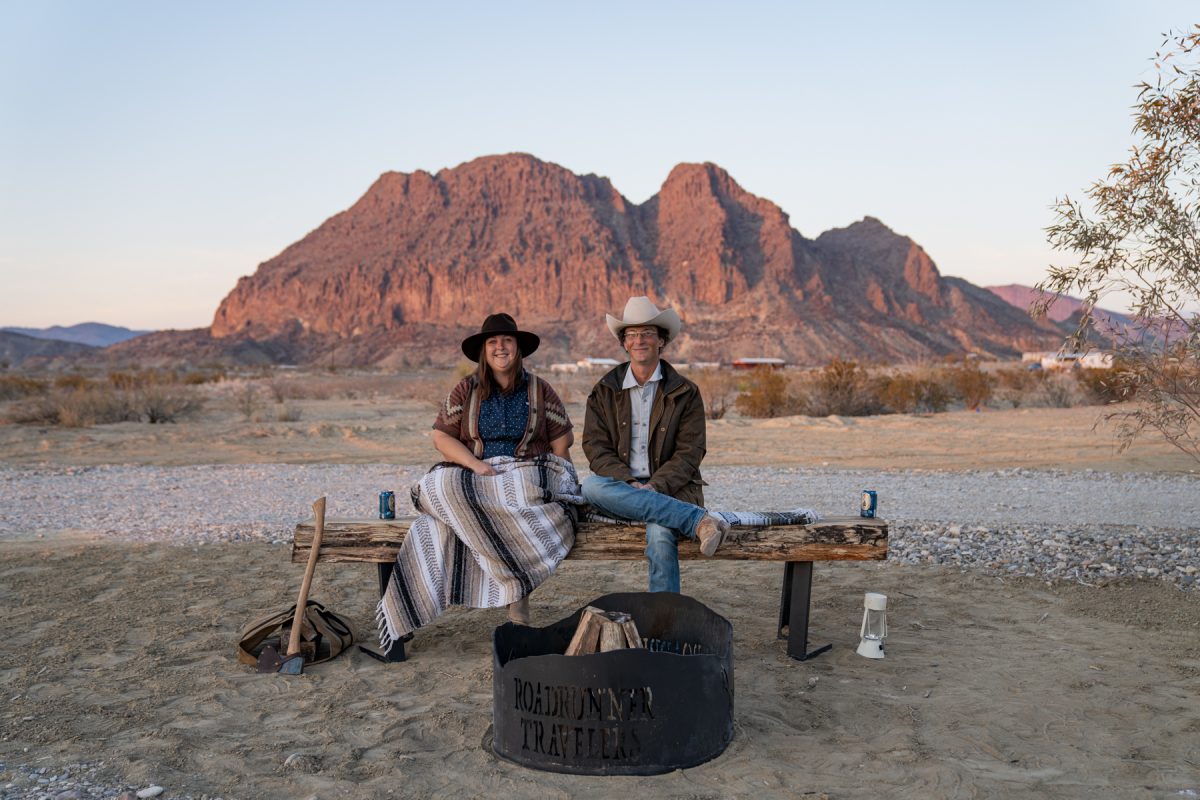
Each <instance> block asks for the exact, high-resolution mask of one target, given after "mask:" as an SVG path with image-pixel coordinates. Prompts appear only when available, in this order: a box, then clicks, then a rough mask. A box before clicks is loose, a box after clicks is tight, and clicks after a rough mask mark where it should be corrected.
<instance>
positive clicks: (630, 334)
mask: <svg viewBox="0 0 1200 800" xmlns="http://www.w3.org/2000/svg"><path fill="white" fill-rule="evenodd" d="M625 338H626V339H657V338H658V331H628V330H627V331H625Z"/></svg>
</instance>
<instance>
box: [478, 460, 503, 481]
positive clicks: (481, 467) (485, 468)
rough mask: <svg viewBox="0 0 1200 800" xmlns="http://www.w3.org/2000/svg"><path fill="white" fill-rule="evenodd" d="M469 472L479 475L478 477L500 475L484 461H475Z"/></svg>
mask: <svg viewBox="0 0 1200 800" xmlns="http://www.w3.org/2000/svg"><path fill="white" fill-rule="evenodd" d="M471 472H474V473H475V474H476V475H479V476H480V477H486V476H488V475H499V474H500V473H498V472H496V470H495V469H493V468H492V465H491V464H489V463H487V462H486V461H480V460H478V459H476V460H475V463H474V464H472V465H471Z"/></svg>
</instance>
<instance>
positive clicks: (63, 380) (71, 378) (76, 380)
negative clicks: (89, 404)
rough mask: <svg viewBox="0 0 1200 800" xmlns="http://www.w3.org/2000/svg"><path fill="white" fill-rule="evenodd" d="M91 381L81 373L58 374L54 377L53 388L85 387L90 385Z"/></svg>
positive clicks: (72, 388)
mask: <svg viewBox="0 0 1200 800" xmlns="http://www.w3.org/2000/svg"><path fill="white" fill-rule="evenodd" d="M91 383H92V382H91V381H90V380H88V379H87V378H86V377H85V376H83V375H59V376H58V377H56V378H55V379H54V388H55V389H65V390H67V391H71V390H74V389H86V388H87V387H88V386H90V385H91Z"/></svg>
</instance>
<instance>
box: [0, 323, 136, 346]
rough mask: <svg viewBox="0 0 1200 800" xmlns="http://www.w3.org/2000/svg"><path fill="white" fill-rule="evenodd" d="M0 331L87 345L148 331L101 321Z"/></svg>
mask: <svg viewBox="0 0 1200 800" xmlns="http://www.w3.org/2000/svg"><path fill="white" fill-rule="evenodd" d="M0 331H9V332H10V333H20V334H24V335H25V336H32V337H33V338H35V339H54V340H55V341H59V342H75V343H76V344H86V345H88V346H89V347H108V346H109V345H110V344H116V343H117V342H124V341H126V340H128V339H133V338H135V337H137V336H142V335H143V334H147V333H150V331H134V330H130V329H129V328H122V327H120V326H118V325H105V324H104V323H103V322H81V323H79V324H78V325H65V326H64V325H53V326H51V327H49V328H0Z"/></svg>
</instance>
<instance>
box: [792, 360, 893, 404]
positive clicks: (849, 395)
mask: <svg viewBox="0 0 1200 800" xmlns="http://www.w3.org/2000/svg"><path fill="white" fill-rule="evenodd" d="M802 407H803V409H804V413H806V414H808V415H809V416H814V417H827V416H829V415H830V414H839V415H842V416H847V417H859V416H863V415H866V414H877V413H879V412H880V411H882V410H883V409H882V404H881V402H880V400H879V396H878V388H877V387H876V386H874V385H873V381H872V380H871V378H870V376H869V375H868V374H867V371H866V370H865V369H863V368H862V367H860V366H859V365H858V362H855V361H842V360H841V359H839V358H835V359H833V360H832V361H830V362H829V363H828V364H826V365H825V367H823V368H822V369H821V370H819V371H818V372H817V373H816V375H815V377H814V378H813V379H812V381H811V383H810V384H809V385H808V387H807V392H806V393H805V396H804V398H803V401H802Z"/></svg>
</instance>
